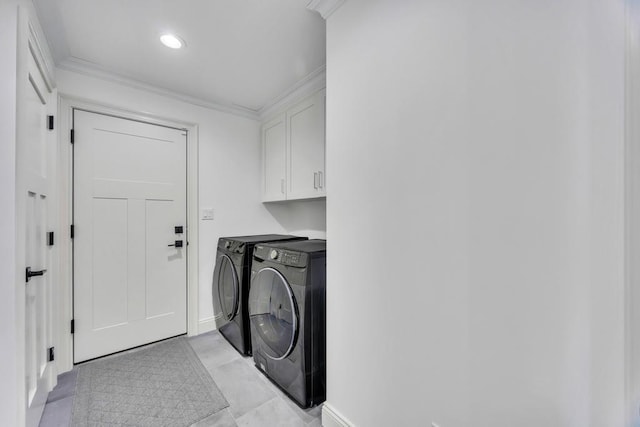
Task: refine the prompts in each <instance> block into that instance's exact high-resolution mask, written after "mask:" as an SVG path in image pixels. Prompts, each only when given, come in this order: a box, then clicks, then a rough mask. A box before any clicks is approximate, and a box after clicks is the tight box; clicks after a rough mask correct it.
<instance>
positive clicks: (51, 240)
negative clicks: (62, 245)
mask: <svg viewBox="0 0 640 427" xmlns="http://www.w3.org/2000/svg"><path fill="white" fill-rule="evenodd" d="M54 241H55V240H54V234H53V231H49V232H48V233H47V245H49V246H53V244H54Z"/></svg>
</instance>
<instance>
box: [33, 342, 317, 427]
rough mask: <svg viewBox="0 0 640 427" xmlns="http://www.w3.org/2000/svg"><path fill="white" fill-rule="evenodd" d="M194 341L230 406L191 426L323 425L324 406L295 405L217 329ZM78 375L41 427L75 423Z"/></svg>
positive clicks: (58, 394)
mask: <svg viewBox="0 0 640 427" xmlns="http://www.w3.org/2000/svg"><path fill="white" fill-rule="evenodd" d="M189 343H190V344H191V346H192V347H193V349H194V350H195V352H196V354H197V355H198V357H199V358H200V361H202V364H203V365H204V366H205V368H207V370H208V371H209V373H210V374H211V377H212V378H213V380H214V381H215V382H216V384H217V385H218V388H220V391H222V394H224V397H225V398H226V399H227V402H229V407H227V408H225V409H223V410H222V411H220V412H218V413H215V414H213V415H212V416H210V417H209V418H206V419H204V420H202V421H199V422H197V423H196V424H194V425H193V426H192V427H213V426H216V427H235V426H238V427H243V426H256V427H304V426H308V427H320V426H322V423H321V421H320V413H321V406H316V407H315V408H311V409H307V410H303V409H300V407H298V406H297V405H296V404H295V403H293V402H292V401H291V400H290V399H289V398H288V397H287V396H286V395H284V394H283V393H282V392H281V391H280V389H278V387H276V386H275V385H274V384H273V383H272V382H271V381H269V379H267V378H266V377H265V376H264V375H263V374H262V373H261V372H260V371H258V370H257V369H256V368H255V367H254V365H253V359H252V358H250V357H246V358H245V357H242V356H241V355H240V354H239V353H238V352H237V351H236V350H235V349H234V348H233V347H232V346H231V345H230V344H229V343H228V342H227V341H226V340H225V339H224V338H223V337H222V335H220V334H219V333H218V331H213V332H209V333H206V334H202V335H198V336H197V337H192V338H189ZM76 375H77V371H76V370H75V369H74V370H72V371H70V372H66V373H64V374H62V375H60V376H59V377H58V385H57V386H56V388H55V389H53V391H52V392H51V393H49V399H48V400H47V405H46V406H45V408H44V413H43V415H42V420H41V421H40V427H67V426H68V425H69V424H70V421H71V408H72V406H73V394H74V393H75V382H76Z"/></svg>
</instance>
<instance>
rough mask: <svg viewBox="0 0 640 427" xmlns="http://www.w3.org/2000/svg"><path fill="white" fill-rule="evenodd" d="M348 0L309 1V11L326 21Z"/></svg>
mask: <svg viewBox="0 0 640 427" xmlns="http://www.w3.org/2000/svg"><path fill="white" fill-rule="evenodd" d="M345 1H346V0H309V3H308V4H307V9H309V10H313V11H316V12H318V13H319V14H320V15H321V16H322V17H323V18H324V19H327V18H329V16H331V14H332V13H333V12H335V11H336V10H338V8H339V7H340V6H342V4H343V3H344V2H345Z"/></svg>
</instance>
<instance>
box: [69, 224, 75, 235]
mask: <svg viewBox="0 0 640 427" xmlns="http://www.w3.org/2000/svg"><path fill="white" fill-rule="evenodd" d="M69 234H70V236H71V238H72V239H73V236H75V230H74V227H73V224H71V226H70V229H69Z"/></svg>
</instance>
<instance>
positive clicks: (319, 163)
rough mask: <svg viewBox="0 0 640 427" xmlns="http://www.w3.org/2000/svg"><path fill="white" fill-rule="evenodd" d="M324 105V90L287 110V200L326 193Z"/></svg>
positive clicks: (319, 195)
mask: <svg viewBox="0 0 640 427" xmlns="http://www.w3.org/2000/svg"><path fill="white" fill-rule="evenodd" d="M324 104H325V91H324V90H321V91H319V92H317V93H316V94H314V95H313V96H311V97H310V98H307V99H306V100H304V101H302V102H301V103H299V104H298V105H296V106H295V107H293V108H291V109H290V110H289V111H288V112H287V124H288V126H287V128H288V137H289V158H288V164H287V166H288V172H289V174H288V177H287V178H288V180H287V181H288V182H287V199H306V198H311V197H321V196H324V195H325V194H326V193H325V191H324V181H325V176H324V165H325V125H324V122H325V118H324V115H325V108H324Z"/></svg>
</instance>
